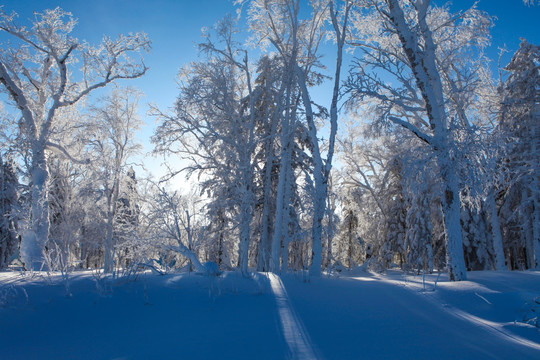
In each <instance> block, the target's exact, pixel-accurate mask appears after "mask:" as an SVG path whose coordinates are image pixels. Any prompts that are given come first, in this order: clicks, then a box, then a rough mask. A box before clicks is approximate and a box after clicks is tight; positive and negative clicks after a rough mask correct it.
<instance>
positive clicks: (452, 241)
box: [439, 155, 467, 281]
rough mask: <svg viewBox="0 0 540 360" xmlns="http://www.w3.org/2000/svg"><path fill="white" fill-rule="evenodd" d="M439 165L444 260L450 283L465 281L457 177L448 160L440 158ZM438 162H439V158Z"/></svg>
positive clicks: (465, 270)
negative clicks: (444, 249)
mask: <svg viewBox="0 0 540 360" xmlns="http://www.w3.org/2000/svg"><path fill="white" fill-rule="evenodd" d="M442 157H443V159H442V164H440V168H441V172H442V175H443V181H444V185H445V187H444V194H443V197H442V208H443V216H444V227H445V230H446V241H447V245H446V259H447V266H448V277H449V279H450V280H451V281H461V280H467V269H466V267H465V259H464V257H463V237H462V231H461V223H460V217H461V216H460V215H461V214H460V211H461V210H460V200H459V187H458V180H457V176H456V174H455V173H454V169H452V168H451V166H450V164H449V162H448V160H449V159H448V158H447V157H446V156H444V155H443V156H442ZM439 160H441V159H440V158H439Z"/></svg>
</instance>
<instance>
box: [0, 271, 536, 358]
mask: <svg viewBox="0 0 540 360" xmlns="http://www.w3.org/2000/svg"><path fill="white" fill-rule="evenodd" d="M468 279H469V280H468V281H462V282H449V281H448V278H447V275H446V274H441V275H440V276H439V275H437V274H433V275H427V276H425V277H423V276H422V275H417V276H413V275H408V274H405V273H403V272H400V271H388V272H387V273H386V274H384V275H381V274H375V273H369V272H363V271H357V272H350V273H347V274H342V275H340V276H339V277H334V276H323V277H321V278H311V279H310V278H306V275H305V274H304V275H294V274H287V275H283V276H278V275H276V274H266V273H252V274H251V275H250V276H249V277H244V276H242V275H241V274H240V273H239V272H225V273H223V274H221V275H219V276H203V275H201V274H196V273H191V274H187V273H185V274H170V275H165V276H159V275H153V274H150V273H145V274H140V275H139V276H138V277H137V279H136V280H134V281H133V280H130V281H127V280H121V279H120V280H116V281H114V282H113V281H112V280H110V278H106V277H101V278H98V277H97V276H96V275H95V274H92V273H91V272H78V273H75V274H73V275H72V277H71V286H70V289H71V294H72V296H71V297H66V296H65V287H64V285H63V284H62V281H61V277H60V276H59V275H53V276H50V277H49V276H47V275H46V274H44V273H39V272H37V273H34V275H33V276H32V277H31V276H21V275H20V273H17V272H0V328H1V329H2V336H0V349H1V350H0V351H1V352H0V358H2V359H14V360H16V359H32V358H40V359H73V358H77V359H114V358H122V359H149V358H185V359H195V358H196V359H213V358H221V359H287V358H294V359H308V358H312V359H319V358H320V359H323V358H324V359H360V358H375V359H388V358H400V359H433V358H437V359H458V358H459V359H469V358H474V359H510V358H515V359H538V358H540V331H539V329H538V328H536V327H534V326H533V325H531V324H530V323H529V324H527V322H526V321H523V320H524V316H525V315H526V314H527V313H530V310H531V306H533V305H534V299H535V298H536V297H538V296H539V295H540V272H538V271H527V272H494V271H491V272H487V271H486V272H469V273H468ZM107 282H109V283H108V284H107ZM537 311H538V310H537ZM533 313H534V311H533Z"/></svg>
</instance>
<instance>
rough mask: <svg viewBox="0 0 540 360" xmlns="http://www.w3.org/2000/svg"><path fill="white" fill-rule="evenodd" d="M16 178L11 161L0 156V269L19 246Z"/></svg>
mask: <svg viewBox="0 0 540 360" xmlns="http://www.w3.org/2000/svg"><path fill="white" fill-rule="evenodd" d="M17 188H18V180H17V176H16V174H15V167H14V164H13V162H12V161H9V160H8V161H7V162H6V163H4V162H3V160H2V157H1V156H0V216H1V218H0V269H3V268H6V267H7V266H8V265H9V263H10V260H11V258H12V256H13V254H15V252H16V251H17V248H18V246H19V236H18V234H17V220H16V216H15V210H16V207H17Z"/></svg>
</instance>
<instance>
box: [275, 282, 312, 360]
mask: <svg viewBox="0 0 540 360" xmlns="http://www.w3.org/2000/svg"><path fill="white" fill-rule="evenodd" d="M266 276H267V277H268V280H270V286H271V288H272V293H273V294H274V296H275V298H276V303H277V307H278V311H279V319H280V322H281V328H282V330H283V337H284V338H285V341H286V342H287V346H288V347H289V351H290V353H291V355H292V356H291V357H292V359H298V360H303V359H306V360H307V359H309V360H311V359H321V357H320V356H316V354H315V351H314V350H313V347H312V343H311V339H310V338H309V335H308V333H307V331H306V329H305V327H304V324H303V323H302V321H301V320H300V318H299V317H298V316H297V315H296V312H295V311H294V309H293V307H292V304H291V302H290V300H289V296H288V295H287V290H285V286H283V282H282V281H281V279H280V278H279V276H278V275H276V274H274V273H266Z"/></svg>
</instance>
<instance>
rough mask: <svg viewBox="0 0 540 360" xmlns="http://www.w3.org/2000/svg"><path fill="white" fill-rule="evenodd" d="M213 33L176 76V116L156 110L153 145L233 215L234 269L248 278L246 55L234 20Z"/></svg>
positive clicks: (250, 120)
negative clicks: (197, 57) (183, 163)
mask: <svg viewBox="0 0 540 360" xmlns="http://www.w3.org/2000/svg"><path fill="white" fill-rule="evenodd" d="M215 30H216V35H217V40H216V42H215V41H214V40H213V39H212V37H211V36H210V35H208V36H207V37H206V41H205V42H204V43H202V44H201V45H200V49H201V54H202V55H206V57H205V59H204V60H201V61H199V62H194V63H191V64H190V65H188V66H186V67H184V68H183V69H182V70H181V72H180V80H181V86H180V95H179V96H178V98H177V101H176V106H175V110H176V113H175V114H174V115H171V116H168V115H165V114H162V113H161V112H159V110H156V116H158V117H159V119H160V121H161V124H160V126H159V127H158V129H157V130H156V133H155V135H154V137H153V141H154V143H155V144H156V151H158V152H161V153H164V154H171V153H175V154H179V155H180V156H181V157H183V158H184V159H187V160H188V161H189V165H188V167H187V168H186V169H184V170H187V171H188V174H192V173H195V172H196V173H197V175H198V176H200V177H203V178H204V180H203V181H202V184H201V187H202V190H203V191H208V192H209V194H210V196H211V197H214V201H218V202H221V203H222V204H223V205H224V206H226V209H227V210H228V212H229V213H230V214H232V215H234V219H233V220H234V222H235V223H236V224H237V229H238V236H239V242H238V243H239V245H238V258H239V266H240V269H241V271H242V273H243V274H245V275H247V272H248V262H249V243H250V237H251V222H252V216H253V200H254V194H253V191H254V184H253V164H252V161H253V153H254V149H255V111H254V108H255V98H254V94H253V80H252V78H253V74H252V69H251V64H250V63H249V61H248V56H247V52H246V51H245V50H243V49H241V48H240V46H239V44H238V43H236V42H235V40H234V34H235V32H236V30H235V28H234V23H233V20H232V19H231V18H230V17H229V18H225V19H224V20H223V21H221V22H219V23H218V24H217V25H216V28H215ZM220 213H221V214H224V212H220Z"/></svg>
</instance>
